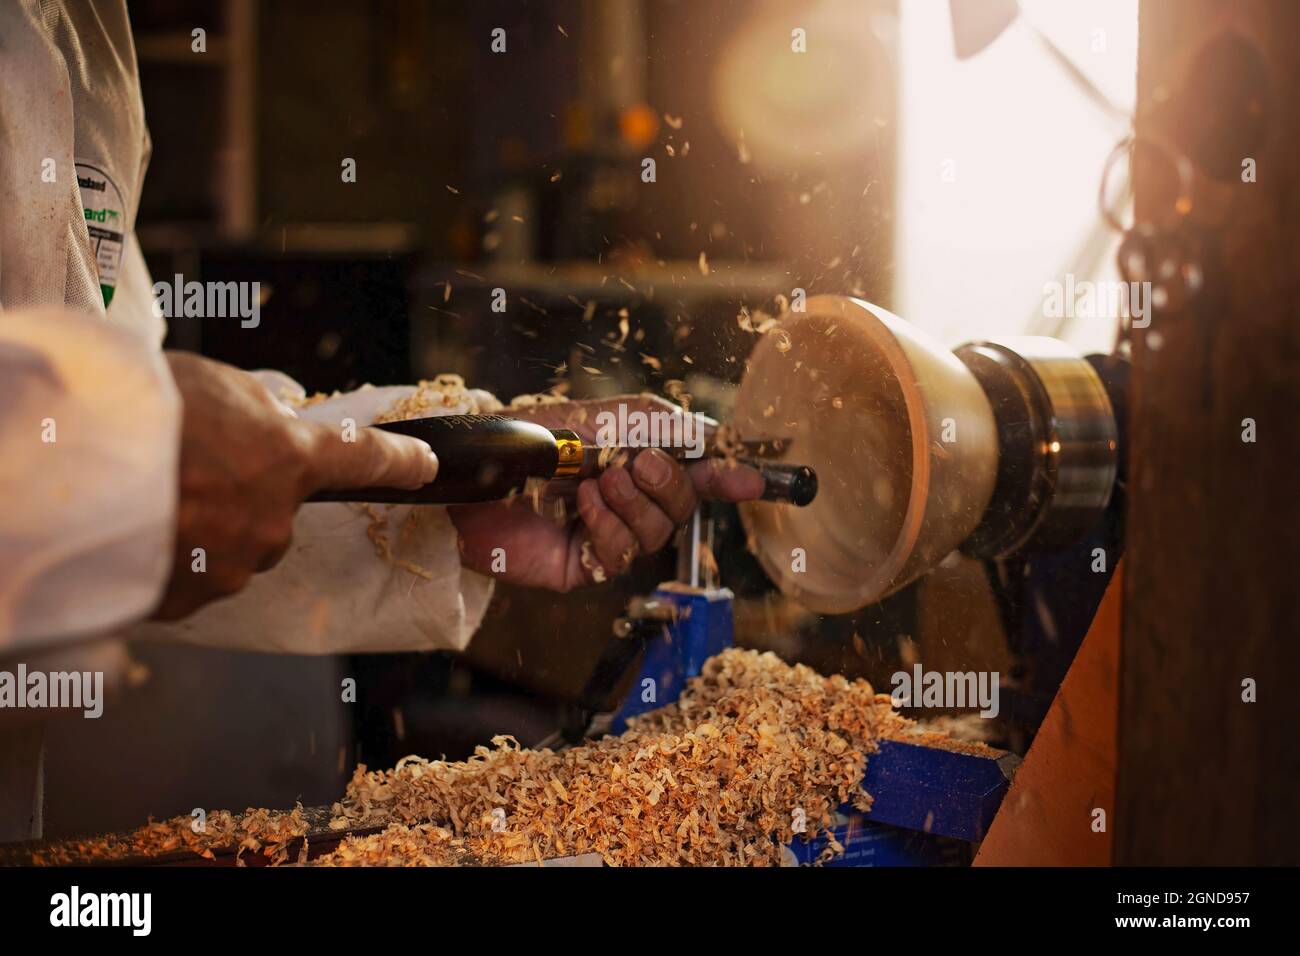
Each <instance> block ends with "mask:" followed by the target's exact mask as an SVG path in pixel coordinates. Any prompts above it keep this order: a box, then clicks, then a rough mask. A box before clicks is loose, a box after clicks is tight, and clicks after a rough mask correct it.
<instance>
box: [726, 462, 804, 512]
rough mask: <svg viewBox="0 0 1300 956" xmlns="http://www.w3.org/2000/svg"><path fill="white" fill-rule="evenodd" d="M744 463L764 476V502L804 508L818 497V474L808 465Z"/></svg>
mask: <svg viewBox="0 0 1300 956" xmlns="http://www.w3.org/2000/svg"><path fill="white" fill-rule="evenodd" d="M742 461H743V463H744V464H746V465H749V466H750V467H751V468H755V469H757V470H758V473H759V474H761V475H762V476H763V480H764V482H765V484H764V486H763V496H762V500H763V501H788V502H790V504H792V505H794V506H796V507H798V508H802V507H804V506H805V505H808V504H811V503H812V500H813V499H814V498H816V497H817V472H815V471H813V470H812V469H811V468H809V467H808V466H807V465H787V464H782V463H780V462H760V461H754V460H742Z"/></svg>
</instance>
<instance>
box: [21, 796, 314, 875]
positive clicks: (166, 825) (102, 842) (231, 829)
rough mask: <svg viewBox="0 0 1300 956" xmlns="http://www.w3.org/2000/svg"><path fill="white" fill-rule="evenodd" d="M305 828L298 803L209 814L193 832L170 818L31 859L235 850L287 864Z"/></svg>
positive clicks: (189, 823)
mask: <svg viewBox="0 0 1300 956" xmlns="http://www.w3.org/2000/svg"><path fill="white" fill-rule="evenodd" d="M310 830H311V826H310V824H309V822H308V820H307V818H306V817H305V816H304V812H303V808H302V806H301V805H299V806H296V807H294V808H293V809H292V810H290V811H289V812H288V813H285V812H283V811H276V810H258V809H253V808H250V809H248V810H246V811H245V812H244V813H231V812H230V811H229V810H214V811H212V812H211V813H209V814H208V815H207V817H206V819H205V820H204V821H203V825H202V829H201V832H197V833H196V832H195V819H194V818H193V817H172V818H171V819H170V820H160V821H150V822H149V823H147V824H145V825H144V826H142V827H140V828H139V829H137V830H132V831H131V832H129V833H124V834H110V835H108V836H103V837H95V838H93V839H86V840H66V841H63V842H60V843H55V844H52V845H50V846H49V847H46V848H45V849H42V850H40V851H38V852H36V853H34V854H33V855H32V859H31V862H32V863H33V864H35V865H37V866H67V865H68V864H71V863H86V862H91V861H111V860H125V859H130V858H132V857H154V856H162V855H163V854H167V853H174V852H176V851H178V850H189V851H190V852H192V853H197V854H198V855H199V856H201V857H203V858H204V859H207V860H211V859H214V858H215V854H214V853H213V851H214V850H226V849H229V848H232V847H233V848H236V852H237V855H238V856H239V857H242V856H243V855H244V854H246V853H260V854H261V855H263V856H265V857H266V858H267V862H269V863H270V864H271V865H273V866H274V865H279V864H281V863H286V862H288V861H289V844H291V843H292V842H294V841H295V840H298V839H299V838H301V837H304V836H306V835H307V833H308V832H309V831H310Z"/></svg>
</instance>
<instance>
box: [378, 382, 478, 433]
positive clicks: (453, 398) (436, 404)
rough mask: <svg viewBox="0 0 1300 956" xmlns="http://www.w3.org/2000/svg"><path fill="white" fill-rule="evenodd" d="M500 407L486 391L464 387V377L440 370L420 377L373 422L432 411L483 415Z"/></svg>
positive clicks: (427, 415) (421, 415)
mask: <svg viewBox="0 0 1300 956" xmlns="http://www.w3.org/2000/svg"><path fill="white" fill-rule="evenodd" d="M500 410H501V403H500V402H498V401H497V400H496V399H495V398H493V397H492V396H491V395H489V394H488V393H487V392H484V391H482V390H481V389H471V388H466V387H465V380H464V379H463V378H461V377H460V376H459V375H451V374H444V375H439V376H437V377H436V378H432V379H424V380H422V381H421V382H420V384H418V385H417V386H416V387H415V391H414V392H412V393H411V394H410V395H407V396H406V397H405V398H399V399H398V400H397V401H395V402H394V403H393V404H392V406H391V407H390V408H389V409H388V410H387V411H386V412H384V413H383V414H381V415H377V416H376V417H375V424H376V425H379V424H382V423H384V422H400V421H405V420H407V419H408V418H432V417H433V416H435V415H486V414H492V413H494V412H499V411H500Z"/></svg>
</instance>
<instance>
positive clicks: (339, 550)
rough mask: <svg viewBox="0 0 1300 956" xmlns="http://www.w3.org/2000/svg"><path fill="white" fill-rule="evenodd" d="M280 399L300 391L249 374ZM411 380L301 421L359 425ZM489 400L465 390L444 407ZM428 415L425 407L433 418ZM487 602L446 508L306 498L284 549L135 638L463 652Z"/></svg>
mask: <svg viewBox="0 0 1300 956" xmlns="http://www.w3.org/2000/svg"><path fill="white" fill-rule="evenodd" d="M259 377H260V378H261V380H262V382H263V383H264V384H265V385H266V386H267V387H268V388H269V389H270V390H271V391H272V393H273V394H275V395H276V396H277V397H281V398H297V397H300V396H301V389H300V388H299V387H298V385H297V384H296V383H295V382H293V380H292V379H290V378H288V376H285V375H283V374H281V373H259ZM414 391H415V389H414V388H413V387H397V386H394V387H385V388H363V389H360V390H358V391H355V392H350V393H347V394H344V395H338V396H335V397H333V398H330V399H328V400H326V401H323V402H319V403H317V404H313V405H308V406H306V407H303V408H301V409H299V411H298V414H299V415H300V416H302V417H303V418H309V419H312V420H314V421H321V422H329V423H331V424H337V425H339V426H340V427H342V424H341V423H342V421H343V419H345V418H351V419H353V420H354V421H355V422H356V425H357V427H361V426H364V425H368V424H370V423H371V422H373V421H374V419H375V418H376V417H377V416H378V415H380V414H381V413H383V412H384V411H386V410H387V409H389V408H391V407H392V405H393V403H394V402H395V401H396V400H397V399H399V398H402V397H405V396H407V395H410V394H411V393H412V392H414ZM479 402H483V403H484V404H487V403H492V404H494V400H493V399H491V397H490V396H487V395H486V393H483V392H467V393H465V401H464V403H462V404H459V405H455V406H451V407H447V408H443V409H440V410H439V411H440V413H442V414H448V415H453V414H464V413H467V412H471V411H476V410H478V408H477V406H478V403H479ZM431 414H432V413H431ZM491 598H492V581H491V579H490V578H487V577H485V576H483V575H481V574H477V573H476V572H473V571H470V570H467V569H466V568H463V567H461V563H460V547H459V541H458V538H457V535H456V529H455V527H454V526H453V525H452V523H451V519H450V518H449V517H448V515H447V509H446V508H442V507H435V506H429V505H424V506H420V507H411V506H408V505H370V506H363V505H353V504H336V503H329V504H308V505H304V506H303V507H302V508H300V509H299V510H298V515H297V517H296V518H295V520H294V526H293V544H292V545H291V547H290V549H289V552H288V554H286V555H285V557H284V559H283V560H282V561H281V562H280V563H279V564H278V565H276V567H274V568H273V569H271V570H270V571H267V572H266V573H264V574H258V575H254V576H253V579H252V581H251V582H250V583H249V585H248V587H247V588H245V589H244V590H243V591H241V592H239V593H238V594H236V595H234V596H232V597H229V598H226V599H223V600H220V601H216V602H214V603H212V604H209V605H207V606H206V607H204V608H202V609H201V610H200V611H198V612H197V613H196V614H193V615H191V616H190V617H188V618H186V619H184V620H182V621H178V622H176V623H173V624H163V623H159V622H153V621H151V622H146V623H144V624H142V625H140V626H138V627H137V628H135V629H134V630H133V632H132V634H131V636H132V638H133V639H136V640H160V641H173V642H174V641H182V642H186V643H193V644H202V645H206V646H210V647H223V648H234V649H239V650H249V651H270V652H276V653H285V654H344V653H358V652H362V653H364V652H371V651H427V650H464V648H465V647H466V646H467V645H468V644H469V641H470V638H471V637H473V635H474V632H475V631H476V630H477V629H478V626H479V624H480V623H481V621H482V620H483V614H484V612H485V611H486V610H487V606H488V602H489V601H490V600H491Z"/></svg>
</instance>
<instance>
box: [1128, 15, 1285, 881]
mask: <svg viewBox="0 0 1300 956" xmlns="http://www.w3.org/2000/svg"><path fill="white" fill-rule="evenodd" d="M1297 117H1300V3H1296V2H1294V0H1237V2H1231V3H1229V2H1215V0H1142V5H1141V14H1140V47H1139V67H1138V123H1137V129H1138V133H1139V136H1140V137H1148V138H1151V141H1154V139H1155V138H1157V137H1164V138H1165V139H1166V140H1167V141H1168V142H1171V143H1172V144H1173V145H1174V146H1175V147H1176V148H1177V150H1179V151H1181V152H1183V153H1184V154H1185V155H1187V156H1188V157H1189V158H1190V159H1191V160H1192V161H1193V163H1194V164H1195V167H1196V186H1195V190H1194V196H1195V201H1194V203H1193V207H1192V211H1191V216H1190V218H1191V220H1192V221H1193V222H1200V223H1202V224H1205V225H1206V227H1207V228H1208V230H1209V234H1210V235H1211V236H1212V237H1214V238H1213V239H1212V240H1211V241H1212V243H1214V244H1215V245H1217V246H1218V248H1219V249H1220V250H1221V262H1220V263H1219V264H1218V265H1214V264H1213V263H1212V262H1210V263H1209V266H1208V269H1207V274H1206V280H1207V286H1206V289H1207V293H1206V294H1207V296H1208V298H1207V299H1205V300H1203V301H1208V302H1210V303H1212V305H1211V306H1210V307H1209V308H1202V309H1199V310H1197V309H1178V308H1168V307H1167V308H1164V309H1161V308H1156V309H1155V311H1154V314H1153V316H1152V317H1151V322H1150V326H1149V327H1148V328H1146V329H1143V330H1139V331H1135V332H1134V343H1133V344H1134V351H1133V361H1134V367H1133V379H1132V381H1133V389H1132V395H1131V412H1130V415H1131V418H1130V430H1129V434H1130V435H1131V466H1130V476H1129V489H1128V491H1129V499H1128V500H1129V509H1130V510H1129V518H1128V528H1129V538H1128V546H1127V552H1126V558H1125V564H1126V567H1127V574H1126V590H1125V597H1124V631H1123V646H1122V652H1121V669H1120V670H1121V673H1120V723H1119V761H1118V775H1117V796H1116V813H1115V814H1114V818H1115V862H1116V863H1118V864H1136V865H1143V864H1156V865H1163V864H1283V863H1286V864H1296V863H1300V474H1298V473H1297V471H1298V469H1300V421H1298V420H1300V314H1298V312H1300V309H1298V308H1297V301H1300V122H1297ZM1251 160H1253V161H1254V174H1255V179H1256V181H1254V182H1247V181H1243V180H1244V179H1245V178H1247V177H1246V174H1247V172H1248V171H1249V168H1250V166H1251V163H1250V161H1251ZM1173 178H1174V175H1173V172H1172V171H1171V167H1170V166H1169V165H1168V164H1167V163H1164V164H1162V163H1160V162H1152V163H1149V164H1139V165H1138V168H1137V170H1136V174H1135V196H1136V199H1137V209H1138V217H1139V219H1141V218H1150V217H1156V216H1159V215H1160V211H1161V209H1162V208H1163V206H1164V204H1166V203H1168V201H1169V198H1170V190H1169V188H1168V187H1169V184H1170V182H1171V181H1172V180H1173ZM1208 261H1209V260H1207V262H1208ZM1251 439H1253V440H1251ZM1251 681H1253V682H1254V686H1255V688H1256V693H1257V702H1255V703H1248V702H1245V701H1244V700H1243V695H1246V694H1247V690H1246V689H1245V685H1246V682H1251Z"/></svg>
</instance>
